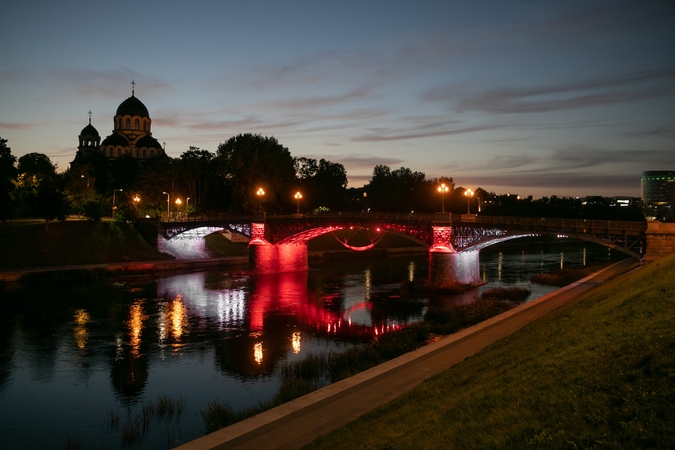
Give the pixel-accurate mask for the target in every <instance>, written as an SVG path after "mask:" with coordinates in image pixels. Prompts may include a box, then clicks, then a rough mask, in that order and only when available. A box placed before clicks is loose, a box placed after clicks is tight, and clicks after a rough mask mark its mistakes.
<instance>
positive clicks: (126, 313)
mask: <svg viewBox="0 0 675 450" xmlns="http://www.w3.org/2000/svg"><path fill="white" fill-rule="evenodd" d="M617 258H621V256H620V255H618V254H617V253H616V252H613V251H612V252H610V251H608V249H607V248H604V247H600V246H594V245H589V244H582V243H571V242H569V243H564V244H559V243H553V244H546V245H543V246H539V247H533V246H522V247H521V246H518V245H517V244H516V245H510V246H504V247H501V248H498V249H486V250H483V251H482V252H481V254H480V273H481V278H482V279H483V280H484V281H485V282H486V283H487V284H486V285H484V286H482V287H481V288H479V289H477V290H474V291H471V292H469V293H467V294H464V295H463V296H458V297H441V298H433V299H427V298H419V299H415V300H414V301H411V302H400V301H397V302H388V301H387V300H388V299H390V298H395V296H396V294H397V289H398V287H399V286H400V284H401V283H402V282H403V281H406V280H412V279H417V278H426V277H427V270H428V267H427V255H425V254H422V255H406V256H398V257H391V258H379V259H350V260H342V261H333V262H326V263H317V264H313V265H312V266H311V268H310V270H309V272H300V273H290V274H281V275H273V276H259V277H252V276H249V275H247V274H246V273H238V272H232V271H229V272H226V271H224V270H220V271H219V270H215V271H205V272H193V273H162V274H158V275H153V276H147V275H146V276H128V277H122V278H115V279H106V280H99V281H96V282H90V283H82V284H77V285H72V284H70V285H67V286H64V285H51V286H20V285H13V284H8V285H7V286H4V287H2V288H0V294H1V297H2V302H1V305H2V309H3V311H4V313H3V314H2V315H1V317H0V436H2V448H5V449H15V448H16V449H19V448H21V449H23V448H92V449H93V448H105V449H118V448H128V445H127V444H126V443H125V441H124V438H125V436H127V435H126V434H125V433H127V430H129V428H130V427H131V426H132V425H133V424H134V423H135V424H136V426H137V428H138V424H139V423H140V422H141V421H142V419H141V417H142V411H143V406H144V405H145V407H146V408H148V405H149V404H150V403H153V402H154V403H153V404H154V405H155V410H156V411H157V409H158V408H159V407H160V406H159V405H160V403H161V401H163V400H166V399H170V400H171V402H172V404H173V405H174V406H175V407H176V409H175V410H174V411H173V416H172V417H171V418H168V417H167V415H168V413H167V414H165V415H164V416H163V419H159V418H156V419H155V420H152V421H149V422H147V421H146V422H143V424H144V425H145V431H144V433H143V436H142V441H141V442H140V443H137V444H135V445H134V446H133V447H132V448H171V447H173V446H175V445H177V444H179V443H184V442H187V441H190V440H192V439H195V438H197V437H199V436H201V435H203V434H204V430H205V427H204V423H203V420H202V417H201V411H203V410H205V409H206V408H207V405H208V403H209V402H210V401H213V400H219V401H221V402H227V403H228V404H229V405H231V406H232V407H233V408H235V409H242V408H246V407H249V406H253V405H256V404H257V403H258V402H260V401H266V400H269V399H270V398H271V397H272V396H273V395H274V394H275V393H276V391H277V389H278V387H279V384H280V380H279V376H278V366H279V364H280V363H282V362H284V361H292V360H296V359H300V358H303V357H304V356H306V355H307V354H309V353H321V352H327V351H332V350H338V351H339V350H340V349H344V348H347V347H349V346H353V345H359V343H362V342H365V341H368V340H371V339H376V338H377V336H379V335H381V334H382V333H387V332H391V331H393V330H396V329H399V328H400V327H403V326H405V325H406V324H407V323H410V322H414V321H419V320H422V318H423V315H424V313H425V311H426V309H427V307H428V306H429V302H438V303H439V304H446V303H448V302H451V303H454V302H467V301H472V300H473V298H475V296H476V295H478V294H479V293H480V291H482V290H484V289H488V288H491V287H497V286H504V287H511V286H523V287H527V288H528V289H531V290H532V295H531V296H530V300H531V299H534V298H537V297H539V296H541V295H544V294H546V293H548V292H551V291H552V290H554V288H551V287H546V286H539V285H532V284H531V283H530V282H529V279H530V277H531V276H532V275H534V274H538V273H547V272H551V271H553V270H555V269H557V268H560V267H561V266H565V267H568V266H578V265H584V264H591V263H594V262H598V261H607V260H609V259H617ZM156 417H159V416H156Z"/></svg>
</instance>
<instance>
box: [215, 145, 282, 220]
mask: <svg viewBox="0 0 675 450" xmlns="http://www.w3.org/2000/svg"><path fill="white" fill-rule="evenodd" d="M216 155H217V156H216V158H217V161H218V167H219V173H220V174H221V175H222V176H223V178H224V183H225V184H227V186H228V187H229V188H230V189H231V203H230V210H231V211H256V210H258V205H259V199H258V197H256V191H257V190H258V189H259V188H263V189H264V191H265V196H264V204H265V207H264V209H266V210H268V211H270V212H282V211H288V210H289V209H290V208H292V206H293V199H292V195H291V194H292V191H293V189H292V188H293V185H294V183H295V168H294V165H293V157H292V156H291V153H290V152H289V151H288V149H287V148H286V147H284V146H282V145H281V144H279V142H278V141H277V140H276V139H275V138H274V137H267V136H264V137H263V136H261V135H257V134H256V135H253V134H240V135H237V136H234V137H231V138H230V139H229V140H228V141H227V142H225V143H222V144H220V145H219V146H218V151H217V153H216Z"/></svg>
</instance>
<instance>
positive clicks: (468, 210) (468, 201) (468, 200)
mask: <svg viewBox="0 0 675 450" xmlns="http://www.w3.org/2000/svg"><path fill="white" fill-rule="evenodd" d="M464 195H466V213H467V214H471V197H473V191H472V190H471V189H467V190H466V191H464Z"/></svg>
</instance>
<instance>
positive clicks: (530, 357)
mask: <svg viewBox="0 0 675 450" xmlns="http://www.w3.org/2000/svg"><path fill="white" fill-rule="evenodd" d="M673 294H675V255H672V256H670V257H667V258H664V259H662V260H661V261H658V262H656V263H653V264H650V265H648V266H645V267H642V268H640V269H639V270H636V271H633V272H632V273H629V274H626V275H625V276H622V277H621V278H618V279H615V280H611V281H609V282H608V283H606V284H605V285H604V286H600V287H598V288H596V289H594V290H592V291H591V292H589V293H587V294H585V295H583V296H581V297H579V298H578V299H576V300H573V301H571V302H570V303H569V304H567V305H565V306H563V307H561V308H560V309H558V310H556V311H554V312H552V313H551V314H549V315H547V316H546V317H544V318H542V319H541V320H539V321H537V322H535V323H533V324H532V325H530V326H528V327H525V328H523V329H522V330H520V331H518V332H516V333H514V334H513V335H512V336H509V337H507V338H505V339H503V340H502V341H500V342H498V343H496V344H494V345H492V346H490V347H489V348H487V349H485V350H484V351H482V352H481V353H479V354H477V355H475V356H473V357H471V358H470V359H467V360H466V361H464V362H462V363H460V364H457V365H456V366H455V367H453V368H451V369H448V370H446V371H444V372H442V373H440V374H439V375H437V376H435V377H434V378H432V379H430V380H428V381H427V382H425V383H423V384H421V385H420V386H419V387H418V388H416V389H414V390H412V391H411V392H410V393H408V394H406V395H403V396H401V397H399V398H397V399H396V400H395V401H393V402H391V403H389V404H387V405H385V406H383V407H382V408H379V409H378V410H376V411H373V412H371V413H369V414H367V415H365V416H363V417H362V418H360V419H358V420H356V421H354V422H352V423H351V424H349V425H347V426H345V427H342V428H339V429H337V430H335V431H333V432H331V433H330V434H328V435H326V436H324V437H321V438H319V439H318V440H317V441H315V442H314V443H313V444H311V445H309V446H308V447H307V448H309V449H315V448H316V449H318V448H447V447H455V448H467V447H471V448H485V447H491V448H513V447H517V448H520V447H526V446H535V447H547V448H563V447H575V448H581V447H584V448H588V447H594V446H600V447H607V448H669V447H670V446H671V445H672V442H674V441H675V425H674V424H675V412H673V409H672V405H673V403H674V402H675V362H673V359H672V349H673V347H675V297H674V295H673Z"/></svg>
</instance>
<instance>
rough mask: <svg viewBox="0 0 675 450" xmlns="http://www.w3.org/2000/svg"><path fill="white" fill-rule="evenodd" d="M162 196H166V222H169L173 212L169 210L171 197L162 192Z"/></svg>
mask: <svg viewBox="0 0 675 450" xmlns="http://www.w3.org/2000/svg"><path fill="white" fill-rule="evenodd" d="M162 194H164V195H166V221H167V222H168V221H169V219H170V218H171V210H170V209H169V206H170V204H169V201H170V200H171V195H169V193H168V192H162Z"/></svg>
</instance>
